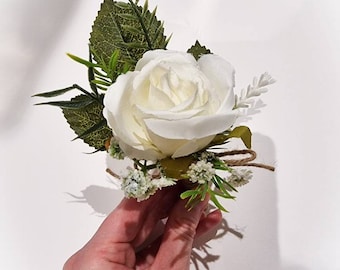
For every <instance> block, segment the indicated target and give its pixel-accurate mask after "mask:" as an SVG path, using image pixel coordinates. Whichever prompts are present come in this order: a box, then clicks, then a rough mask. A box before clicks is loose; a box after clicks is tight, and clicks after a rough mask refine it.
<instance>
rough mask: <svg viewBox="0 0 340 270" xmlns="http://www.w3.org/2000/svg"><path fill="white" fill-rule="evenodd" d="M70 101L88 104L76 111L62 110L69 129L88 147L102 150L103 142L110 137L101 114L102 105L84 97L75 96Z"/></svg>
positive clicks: (109, 131) (108, 129)
mask: <svg viewBox="0 0 340 270" xmlns="http://www.w3.org/2000/svg"><path fill="white" fill-rule="evenodd" d="M71 101H72V102H75V103H87V102H88V105H87V106H84V107H82V108H80V109H77V110H74V109H69V108H63V114H64V116H65V118H66V120H67V122H68V123H69V125H70V127H71V128H72V129H73V130H74V132H75V133H76V134H77V135H78V137H80V138H81V139H82V140H83V141H84V142H85V143H87V144H88V145H89V146H92V147H94V148H96V149H98V150H104V149H105V147H104V146H105V141H106V140H108V139H109V138H110V137H111V135H112V132H111V130H110V128H109V127H108V126H107V124H106V120H105V118H104V116H103V114H102V111H103V105H102V104H101V103H99V102H96V101H93V100H91V99H90V97H88V96H86V95H79V96H76V97H75V98H72V99H71ZM90 101H91V102H90Z"/></svg>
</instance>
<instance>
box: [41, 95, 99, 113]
mask: <svg viewBox="0 0 340 270" xmlns="http://www.w3.org/2000/svg"><path fill="white" fill-rule="evenodd" d="M94 102H95V101H94V100H93V99H90V98H88V99H86V100H70V101H50V102H41V103H37V104H35V105H51V106H57V107H60V108H62V109H69V110H77V109H84V108H85V107H87V106H88V105H90V104H91V103H94Z"/></svg>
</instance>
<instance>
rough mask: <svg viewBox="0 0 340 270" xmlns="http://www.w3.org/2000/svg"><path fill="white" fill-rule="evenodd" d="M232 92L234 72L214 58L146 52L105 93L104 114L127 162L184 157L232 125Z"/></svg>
mask: <svg viewBox="0 0 340 270" xmlns="http://www.w3.org/2000/svg"><path fill="white" fill-rule="evenodd" d="M233 87H234V69H233V67H232V66H231V65H230V64H229V63H228V62H227V61H225V60H224V59H222V58H221V57H219V56H217V55H213V54H207V55H203V56H201V57H200V58H199V60H198V61H196V60H195V58H194V57H193V56H192V55H191V54H189V53H183V52H176V51H169V50H153V51H148V52H146V53H145V54H144V56H143V57H142V58H141V59H140V60H139V61H138V63H137V65H136V68H135V71H132V72H127V73H126V74H122V75H120V76H119V77H118V79H117V80H116V82H115V83H114V84H112V85H111V86H110V87H109V88H108V89H107V92H106V94H105V97H104V106H105V107H104V111H103V114H104V116H105V118H106V119H107V122H108V125H109V126H110V127H111V128H112V131H113V135H114V136H115V138H116V140H117V141H118V143H119V146H120V148H121V149H122V151H123V152H124V153H125V155H126V156H128V157H130V158H136V159H145V160H153V161H155V160H160V159H162V158H165V157H172V158H177V157H183V156H187V155H190V154H192V153H194V152H197V151H199V150H201V149H203V148H204V147H206V146H207V145H208V144H209V143H210V142H211V141H212V139H213V138H214V137H215V135H216V134H218V133H221V132H223V131H225V130H227V129H229V128H230V127H231V126H232V125H233V123H234V122H235V119H236V113H235V111H233V107H234V105H235V96H234V92H233Z"/></svg>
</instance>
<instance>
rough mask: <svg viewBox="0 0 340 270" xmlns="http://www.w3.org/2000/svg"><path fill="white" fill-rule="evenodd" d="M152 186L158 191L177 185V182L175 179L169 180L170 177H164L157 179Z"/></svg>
mask: <svg viewBox="0 0 340 270" xmlns="http://www.w3.org/2000/svg"><path fill="white" fill-rule="evenodd" d="M152 184H153V186H155V187H156V188H157V189H162V188H164V187H169V186H173V185H176V181H175V179H172V178H168V177H166V176H163V175H162V176H161V178H157V179H154V180H152Z"/></svg>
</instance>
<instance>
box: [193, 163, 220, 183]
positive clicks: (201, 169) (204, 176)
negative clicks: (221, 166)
mask: <svg viewBox="0 0 340 270" xmlns="http://www.w3.org/2000/svg"><path fill="white" fill-rule="evenodd" d="M187 175H188V177H189V180H190V181H191V182H193V183H198V184H204V183H206V182H210V181H211V180H212V179H213V177H214V175H215V169H214V168H213V164H212V163H210V162H207V161H205V160H199V161H197V162H196V163H192V164H191V165H190V166H189V169H188V171H187Z"/></svg>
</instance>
